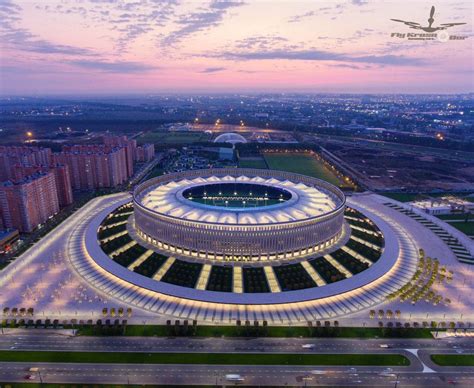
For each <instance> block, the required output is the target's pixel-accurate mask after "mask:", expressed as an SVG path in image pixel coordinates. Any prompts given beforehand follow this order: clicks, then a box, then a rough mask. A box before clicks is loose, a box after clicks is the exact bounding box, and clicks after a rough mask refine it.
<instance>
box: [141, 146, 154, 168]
mask: <svg viewBox="0 0 474 388" xmlns="http://www.w3.org/2000/svg"><path fill="white" fill-rule="evenodd" d="M154 158H155V146H154V144H143V145H142V146H138V147H137V148H136V161H137V162H145V163H147V162H150V161H152V160H153V159H154Z"/></svg>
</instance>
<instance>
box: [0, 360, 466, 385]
mask: <svg viewBox="0 0 474 388" xmlns="http://www.w3.org/2000/svg"><path fill="white" fill-rule="evenodd" d="M35 366H37V367H39V369H40V374H41V381H42V382H43V383H87V384H98V383H102V384H103V383H107V384H125V383H130V384H176V385H178V384H180V385H214V384H216V382H217V384H218V385H223V384H225V383H226V382H225V375H226V374H229V373H235V374H240V375H241V376H242V377H244V378H245V385H277V386H278V385H280V386H285V385H288V386H298V385H299V386H304V385H308V386H317V385H325V386H361V387H368V386H378V387H381V386H394V385H395V381H397V380H398V381H399V383H398V387H426V386H428V385H429V386H431V387H446V386H447V385H448V384H449V382H450V381H452V382H456V386H457V387H472V384H473V382H474V373H472V372H471V373H466V372H446V373H442V374H438V373H421V372H399V371H398V370H397V368H393V369H394V371H393V373H387V374H384V373H382V372H383V368H377V369H376V368H362V367H358V368H356V369H355V370H352V369H350V368H348V367H340V368H335V367H331V368H319V367H318V368H317V370H318V371H323V370H324V371H326V372H325V374H317V375H313V374H311V371H314V370H315V369H316V368H315V367H296V366H295V367H288V366H207V365H122V364H107V365H100V364H67V365H58V364H56V365H55V364H47V363H41V364H35ZM28 367H29V365H27V364H24V363H10V364H8V367H7V365H5V364H3V363H0V368H1V369H0V381H22V380H24V379H25V376H27V375H34V376H35V381H38V382H39V380H40V379H39V373H31V372H28V371H27V370H28ZM381 373H382V375H381ZM305 377H306V379H303V378H305ZM227 385H234V384H233V383H227Z"/></svg>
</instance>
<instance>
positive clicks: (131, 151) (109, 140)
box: [103, 135, 137, 177]
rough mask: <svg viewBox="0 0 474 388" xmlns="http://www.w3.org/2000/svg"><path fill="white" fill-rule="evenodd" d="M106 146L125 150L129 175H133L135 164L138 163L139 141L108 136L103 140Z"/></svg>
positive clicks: (125, 137)
mask: <svg viewBox="0 0 474 388" xmlns="http://www.w3.org/2000/svg"><path fill="white" fill-rule="evenodd" d="M103 141H104V144H105V145H106V146H110V147H123V148H124V149H125V157H126V161H127V174H128V176H129V177H131V176H132V175H133V162H134V161H136V158H137V156H136V150H137V141H136V140H133V139H128V138H127V136H112V135H106V136H104V138H103Z"/></svg>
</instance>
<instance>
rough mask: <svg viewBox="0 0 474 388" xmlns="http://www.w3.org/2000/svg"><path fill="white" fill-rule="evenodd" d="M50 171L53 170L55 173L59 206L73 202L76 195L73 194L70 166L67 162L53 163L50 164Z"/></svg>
mask: <svg viewBox="0 0 474 388" xmlns="http://www.w3.org/2000/svg"><path fill="white" fill-rule="evenodd" d="M49 171H52V172H53V174H54V179H55V181H56V191H57V193H58V200H59V206H60V207H64V206H68V205H70V204H72V202H73V199H74V197H73V194H72V185H71V177H70V175H69V167H68V166H67V165H65V164H52V165H50V166H49Z"/></svg>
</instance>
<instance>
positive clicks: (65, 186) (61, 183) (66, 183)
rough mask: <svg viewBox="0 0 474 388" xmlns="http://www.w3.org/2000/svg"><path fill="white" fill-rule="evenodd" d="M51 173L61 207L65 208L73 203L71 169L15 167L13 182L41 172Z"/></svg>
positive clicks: (60, 167)
mask: <svg viewBox="0 0 474 388" xmlns="http://www.w3.org/2000/svg"><path fill="white" fill-rule="evenodd" d="M48 171H51V172H52V173H53V174H54V180H55V185H56V192H57V194H58V200H59V206H60V207H65V206H68V205H70V204H71V203H72V202H73V199H74V198H73V194H72V186H71V178H70V176H69V167H68V166H67V165H63V164H54V165H53V164H51V165H49V166H38V165H35V166H22V165H16V166H13V168H12V171H11V174H12V181H13V182H19V181H21V180H23V179H24V178H26V177H28V176H31V175H33V174H36V173H40V172H48Z"/></svg>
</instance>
